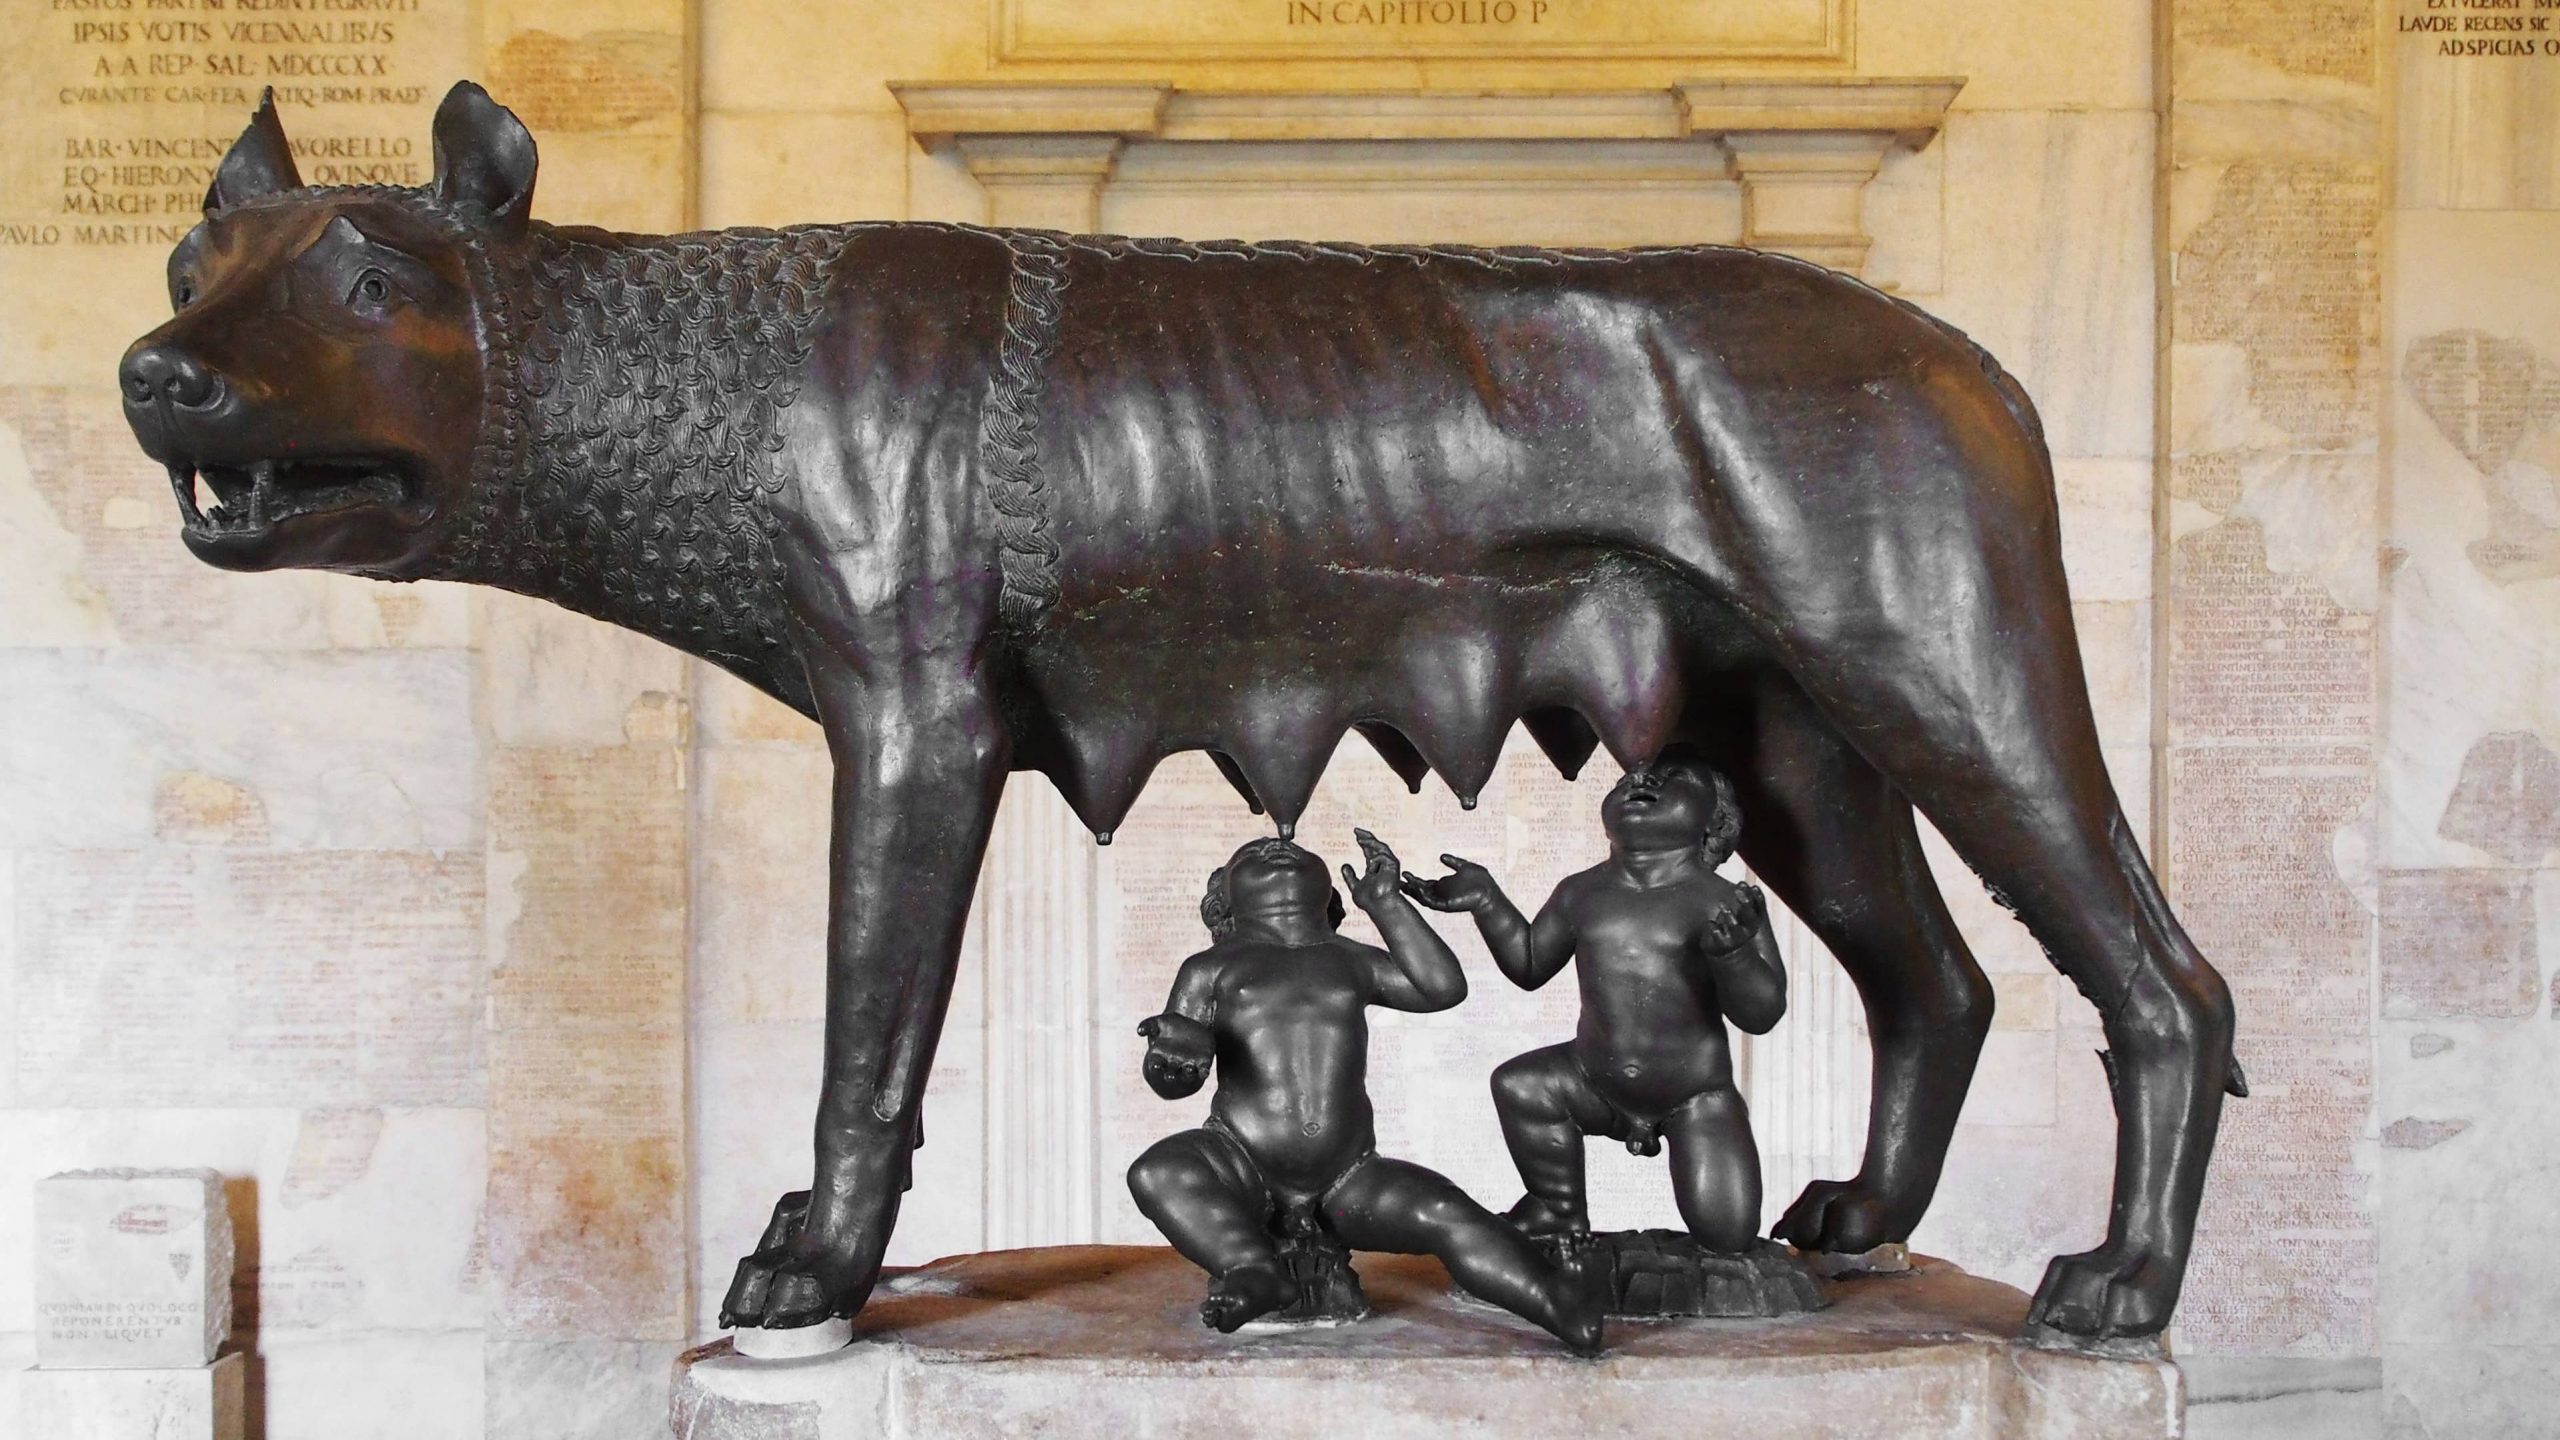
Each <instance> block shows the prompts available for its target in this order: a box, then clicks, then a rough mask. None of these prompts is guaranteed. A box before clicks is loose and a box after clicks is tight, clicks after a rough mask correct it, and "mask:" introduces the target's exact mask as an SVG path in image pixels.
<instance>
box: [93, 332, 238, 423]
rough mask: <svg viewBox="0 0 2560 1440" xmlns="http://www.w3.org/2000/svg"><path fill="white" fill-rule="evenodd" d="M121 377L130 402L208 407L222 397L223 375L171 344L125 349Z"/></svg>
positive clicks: (125, 394)
mask: <svg viewBox="0 0 2560 1440" xmlns="http://www.w3.org/2000/svg"><path fill="white" fill-rule="evenodd" d="M118 378H119V379H120V381H121V382H122V384H123V386H124V400H125V403H126V404H127V405H135V406H147V405H156V404H160V403H162V402H166V403H168V404H171V405H176V406H178V407H180V408H182V409H187V410H207V409H211V408H212V407H213V406H214V405H216V404H218V403H220V402H221V400H222V391H223V385H222V377H221V376H219V375H217V374H215V373H214V372H213V370H212V369H211V368H210V367H208V366H207V365H206V364H205V363H204V362H203V361H201V360H198V359H197V358H196V357H195V356H193V355H190V354H188V353H187V352H186V351H184V350H181V349H179V348H177V347H176V346H172V345H156V344H152V343H149V342H147V341H146V342H145V343H143V344H140V345H136V346H134V347H133V348H132V349H131V350H128V351H126V352H125V356H124V364H123V366H122V367H121V369H120V371H119V376H118Z"/></svg>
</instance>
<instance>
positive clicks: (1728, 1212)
mask: <svg viewBox="0 0 2560 1440" xmlns="http://www.w3.org/2000/svg"><path fill="white" fill-rule="evenodd" d="M1662 1135H1663V1138H1664V1139H1666V1140H1668V1141H1669V1142H1670V1144H1671V1189H1672V1193H1673V1194H1674V1195H1675V1196H1677V1197H1678V1199H1679V1201H1680V1218H1681V1219H1682V1220H1683V1221H1685V1222H1687V1224H1688V1226H1689V1233H1690V1234H1691V1235H1694V1236H1696V1237H1697V1239H1698V1242H1699V1243H1700V1244H1702V1245H1704V1246H1706V1247H1707V1248H1708V1249H1710V1250H1715V1251H1718V1252H1721V1253H1723V1254H1728V1255H1733V1254H1739V1253H1741V1252H1742V1251H1745V1250H1748V1249H1750V1248H1751V1247H1752V1246H1753V1245H1754V1244H1755V1243H1757V1241H1758V1239H1759V1236H1760V1151H1759V1147H1757V1146H1756V1145H1754V1144H1753V1143H1752V1141H1751V1112H1750V1110H1749V1109H1748V1108H1746V1107H1745V1106H1744V1105H1743V1103H1742V1096H1741V1094H1740V1092H1738V1091H1736V1090H1735V1089H1734V1088H1733V1087H1732V1086H1730V1085H1720V1086H1718V1087H1716V1088H1715V1089H1713V1090H1709V1091H1705V1092H1704V1093H1701V1094H1698V1095H1693V1096H1691V1097H1690V1098H1689V1099H1688V1100H1687V1101H1685V1102H1684V1103H1682V1105H1681V1106H1680V1108H1679V1109H1677V1110H1674V1111H1672V1112H1671V1114H1670V1116H1669V1117H1668V1118H1666V1119H1665V1120H1664V1121H1663V1122H1662Z"/></svg>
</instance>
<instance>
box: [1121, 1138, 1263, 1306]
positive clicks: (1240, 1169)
mask: <svg viewBox="0 0 2560 1440" xmlns="http://www.w3.org/2000/svg"><path fill="white" fill-rule="evenodd" d="M1129 1193H1130V1194H1132V1195H1134V1196H1136V1197H1137V1200H1138V1209H1139V1211H1140V1212H1141V1213H1143V1214H1144V1215H1145V1216H1146V1217H1147V1218H1148V1219H1149V1220H1152V1221H1154V1222H1155V1227H1156V1228H1157V1229H1158V1230H1161V1231H1163V1232H1164V1237H1165V1238H1166V1239H1167V1240H1170V1241H1172V1242H1173V1248H1174V1249H1176V1250H1179V1251H1181V1252H1182V1257H1183V1258H1184V1259H1186V1260H1188V1261H1190V1262H1191V1263H1192V1264H1194V1265H1197V1266H1199V1267H1200V1268H1201V1269H1203V1270H1206V1271H1208V1272H1209V1298H1208V1299H1206V1300H1204V1301H1202V1302H1201V1303H1200V1318H1201V1319H1202V1320H1203V1321H1205V1322H1206V1323H1208V1324H1209V1325H1211V1326H1213V1327H1215V1328H1217V1329H1219V1330H1222V1331H1225V1332H1227V1333H1229V1334H1233V1333H1234V1332H1235V1330H1236V1328H1237V1327H1238V1326H1240V1325H1242V1324H1244V1323H1245V1322H1246V1321H1248V1320H1251V1319H1253V1318H1254V1317H1256V1316H1258V1315H1267V1314H1270V1313H1271V1312H1272V1311H1274V1310H1278V1309H1282V1308H1284V1307H1286V1306H1287V1305H1289V1304H1290V1302H1292V1301H1294V1300H1296V1299H1297V1298H1298V1287H1297V1284H1296V1283H1295V1282H1294V1281H1292V1280H1290V1278H1289V1276H1288V1273H1287V1272H1286V1271H1285V1270H1283V1269H1282V1268H1281V1266H1280V1255H1279V1250H1278V1248H1277V1247H1276V1246H1274V1245H1273V1244H1272V1240H1271V1231H1270V1227H1269V1225H1268V1224H1267V1223H1266V1221H1267V1219H1268V1217H1269V1216H1270V1214H1271V1192H1270V1190H1269V1188H1268V1187H1266V1186H1265V1185H1264V1184H1263V1181H1262V1176H1261V1174H1260V1173H1259V1172H1258V1171H1257V1170H1256V1169H1255V1168H1254V1164H1253V1161H1252V1159H1251V1157H1249V1156H1247V1155H1246V1154H1245V1153H1244V1147H1243V1146H1241V1145H1239V1144H1237V1143H1236V1142H1235V1141H1234V1140H1232V1139H1229V1138H1228V1137H1226V1136H1224V1135H1220V1134H1218V1133H1216V1132H1215V1131H1210V1130H1185V1131H1183V1132H1182V1133H1181V1134H1179V1135H1168V1136H1166V1137H1165V1138H1164V1139H1162V1140H1159V1141H1157V1142H1156V1143H1155V1144H1153V1145H1150V1146H1148V1147H1147V1152H1146V1153H1145V1154H1143V1155H1141V1156H1139V1157H1138V1160H1137V1163H1136V1164H1134V1165H1131V1166H1130V1167H1129Z"/></svg>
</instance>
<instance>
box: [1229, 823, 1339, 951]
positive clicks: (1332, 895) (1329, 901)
mask: <svg viewBox="0 0 2560 1440" xmlns="http://www.w3.org/2000/svg"><path fill="white" fill-rule="evenodd" d="M1265 845H1286V846H1288V848H1290V849H1292V850H1298V849H1300V848H1301V847H1300V846H1298V845H1296V844H1294V843H1293V842H1291V841H1287V840H1283V839H1281V838H1280V837H1278V836H1276V835H1266V836H1264V837H1263V838H1261V839H1259V840H1248V841H1246V842H1245V843H1244V844H1242V845H1240V846H1238V847H1237V848H1236V853H1235V854H1233V855H1231V856H1228V857H1227V863H1226V864H1225V865H1221V866H1219V867H1218V868H1217V869H1215V870H1212V871H1210V872H1209V888H1208V889H1206V890H1204V891H1202V892H1201V894H1200V923H1201V924H1203V925H1206V926H1208V927H1209V938H1211V939H1213V940H1224V939H1226V938H1227V937H1228V936H1229V935H1231V934H1233V933H1235V928H1236V910H1235V897H1233V896H1231V895H1229V894H1228V893H1227V869H1228V866H1232V865H1233V864H1235V863H1236V862H1237V861H1238V860H1241V859H1243V858H1244V857H1245V855H1246V854H1247V853H1248V852H1250V851H1253V850H1257V849H1260V848H1261V847H1263V846H1265ZM1349 913H1351V912H1350V910H1349V909H1348V908H1347V907H1346V906H1344V905H1343V903H1342V891H1341V889H1340V888H1339V887H1327V889H1326V891H1325V901H1324V923H1325V924H1326V926H1327V927H1329V928H1331V929H1335V930H1339V929H1341V928H1342V919H1343V917H1344V916H1345V915H1348V914H1349Z"/></svg>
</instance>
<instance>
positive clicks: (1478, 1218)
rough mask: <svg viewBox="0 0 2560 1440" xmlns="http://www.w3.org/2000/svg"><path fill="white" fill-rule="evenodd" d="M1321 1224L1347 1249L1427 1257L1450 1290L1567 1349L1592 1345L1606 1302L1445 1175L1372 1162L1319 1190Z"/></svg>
mask: <svg viewBox="0 0 2560 1440" xmlns="http://www.w3.org/2000/svg"><path fill="white" fill-rule="evenodd" d="M1324 1211H1325V1218H1326V1219H1327V1220H1328V1221H1330V1222H1331V1223H1332V1225H1333V1230H1334V1233H1335V1234H1336V1235H1339V1236H1341V1237H1342V1243H1344V1244H1345V1245H1348V1246H1350V1247H1351V1248H1352V1249H1354V1250H1383V1251H1386V1252H1387V1253H1389V1254H1392V1255H1432V1256H1436V1257H1438V1258H1439V1261H1440V1263H1441V1264H1443V1265H1446V1266H1448V1267H1449V1278H1450V1279H1452V1280H1455V1281H1456V1282H1457V1283H1458V1288H1459V1289H1461V1290H1464V1291H1466V1292H1467V1293H1468V1294H1470V1295H1473V1296H1476V1297H1477V1298H1479V1299H1483V1300H1490V1301H1492V1302H1493V1303H1494V1304H1496V1305H1499V1306H1501V1307H1502V1308H1503V1309H1505V1310H1508V1311H1510V1312H1511V1313H1513V1314H1515V1315H1518V1316H1521V1317H1522V1318H1524V1319H1527V1320H1529V1321H1530V1322H1532V1323H1534V1324H1536V1325H1539V1326H1541V1327H1543V1328H1544V1329H1546V1330H1547V1331H1548V1332H1550V1333H1551V1334H1553V1335H1555V1337H1556V1338H1558V1339H1560V1340H1562V1341H1564V1343H1566V1344H1567V1345H1570V1346H1572V1347H1573V1348H1574V1349H1576V1350H1580V1351H1583V1352H1585V1353H1590V1352H1593V1351H1596V1350H1598V1349H1599V1348H1600V1319H1601V1315H1602V1313H1603V1312H1604V1310H1605V1309H1606V1306H1607V1296H1606V1294H1605V1293H1604V1292H1603V1291H1602V1290H1601V1288H1600V1287H1599V1286H1597V1285H1595V1284H1593V1283H1591V1281H1590V1279H1589V1277H1586V1276H1585V1275H1584V1274H1583V1273H1582V1272H1581V1270H1579V1269H1578V1268H1577V1269H1563V1270H1560V1269H1558V1268H1556V1267H1555V1266H1554V1265H1551V1264H1549V1263H1548V1261H1547V1258H1546V1256H1544V1255H1542V1254H1540V1253H1539V1251H1538V1247H1537V1246H1535V1245H1533V1244H1531V1243H1530V1242H1529V1240H1528V1238H1527V1237H1525V1236H1523V1235H1522V1234H1521V1233H1520V1232H1519V1231H1518V1230H1515V1229H1513V1228H1512V1227H1511V1226H1509V1225H1506V1224H1504V1223H1503V1222H1502V1221H1501V1220H1499V1219H1497V1218H1495V1217H1494V1215H1493V1212H1491V1211H1489V1210H1487V1209H1485V1208H1484V1207H1483V1206H1481V1205H1479V1204H1477V1203H1476V1202H1475V1201H1474V1200H1472V1199H1469V1198H1468V1196H1467V1192H1465V1191H1464V1190H1461V1189H1459V1188H1458V1187H1457V1186H1456V1185H1455V1184H1453V1183H1451V1182H1450V1181H1449V1180H1448V1179H1447V1178H1446V1177H1445V1176H1442V1175H1440V1174H1438V1173H1436V1172H1434V1171H1430V1170H1425V1169H1423V1168H1422V1167H1421V1166H1419V1165H1411V1164H1407V1163H1406V1162H1404V1161H1402V1160H1385V1159H1378V1158H1371V1159H1369V1160H1367V1161H1364V1162H1363V1163H1362V1164H1361V1165H1360V1166H1359V1167H1358V1168H1357V1169H1355V1170H1353V1171H1352V1172H1351V1173H1350V1174H1349V1175H1346V1176H1344V1177H1343V1178H1342V1180H1341V1182H1340V1183H1339V1184H1337V1185H1335V1186H1334V1187H1333V1189H1332V1190H1330V1191H1328V1192H1326V1194H1325V1197H1324Z"/></svg>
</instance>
